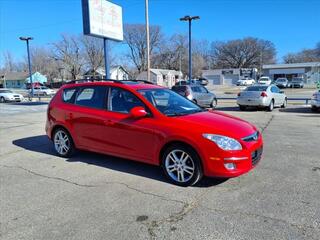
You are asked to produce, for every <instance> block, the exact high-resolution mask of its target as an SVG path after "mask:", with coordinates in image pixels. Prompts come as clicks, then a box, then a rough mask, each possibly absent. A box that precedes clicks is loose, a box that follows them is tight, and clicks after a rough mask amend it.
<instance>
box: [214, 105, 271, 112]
mask: <svg viewBox="0 0 320 240" xmlns="http://www.w3.org/2000/svg"><path fill="white" fill-rule="evenodd" d="M214 110H217V111H226V112H228V111H230V112H258V111H266V110H265V109H263V108H256V107H248V108H246V110H243V111H240V108H239V107H236V106H234V107H216V108H215V109H214Z"/></svg>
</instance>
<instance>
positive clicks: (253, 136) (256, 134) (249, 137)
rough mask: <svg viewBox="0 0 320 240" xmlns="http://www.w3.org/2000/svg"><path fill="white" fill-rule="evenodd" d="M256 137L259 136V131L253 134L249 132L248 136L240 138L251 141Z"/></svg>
mask: <svg viewBox="0 0 320 240" xmlns="http://www.w3.org/2000/svg"><path fill="white" fill-rule="evenodd" d="M258 138H259V132H258V131H256V132H255V133H254V134H251V135H250V136H248V137H244V138H242V140H243V141H245V142H253V141H257V140H258Z"/></svg>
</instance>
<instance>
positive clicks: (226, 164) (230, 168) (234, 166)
mask: <svg viewBox="0 0 320 240" xmlns="http://www.w3.org/2000/svg"><path fill="white" fill-rule="evenodd" d="M224 166H225V168H226V169H228V170H234V169H236V165H235V164H234V163H225V164H224Z"/></svg>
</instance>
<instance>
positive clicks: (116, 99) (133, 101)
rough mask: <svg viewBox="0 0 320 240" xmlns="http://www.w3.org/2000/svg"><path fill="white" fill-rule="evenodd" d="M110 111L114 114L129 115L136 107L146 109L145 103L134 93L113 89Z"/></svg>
mask: <svg viewBox="0 0 320 240" xmlns="http://www.w3.org/2000/svg"><path fill="white" fill-rule="evenodd" d="M108 105H109V106H108V109H109V110H110V111H112V112H119V113H126V114H127V113H129V112H130V111H131V109H132V108H134V107H144V108H145V105H144V103H143V102H142V101H141V100H140V99H139V98H138V97H136V96H135V95H134V94H133V93H131V92H129V91H127V90H124V89H121V88H112V89H111V93H110V98H109V104H108Z"/></svg>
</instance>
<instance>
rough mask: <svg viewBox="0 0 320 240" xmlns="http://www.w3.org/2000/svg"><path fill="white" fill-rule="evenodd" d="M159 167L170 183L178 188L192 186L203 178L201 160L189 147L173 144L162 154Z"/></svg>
mask: <svg viewBox="0 0 320 240" xmlns="http://www.w3.org/2000/svg"><path fill="white" fill-rule="evenodd" d="M161 165H162V168H163V171H164V174H165V175H166V177H167V178H168V179H169V180H170V182H172V183H174V184H176V185H178V186H183V187H187V186H192V185H195V184H196V183H197V182H199V181H200V180H201V178H202V176H203V171H202V166H201V160H200V158H199V156H198V154H197V153H196V152H195V151H194V150H193V149H192V148H191V147H189V146H186V145H183V144H173V145H171V146H169V147H168V148H167V149H166V150H165V151H164V153H163V155H162V159H161Z"/></svg>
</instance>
